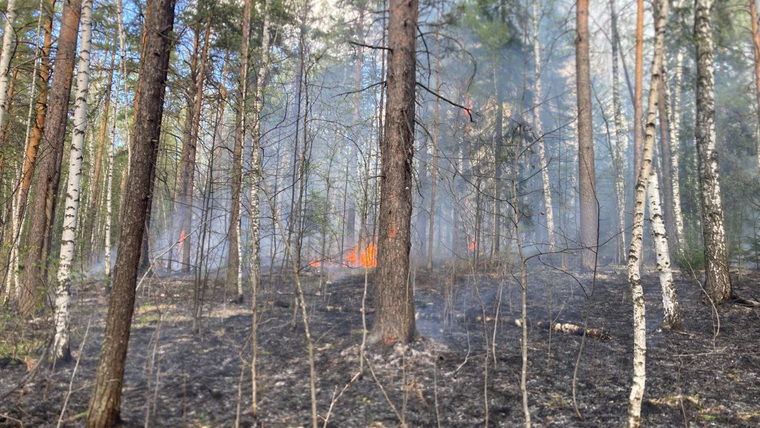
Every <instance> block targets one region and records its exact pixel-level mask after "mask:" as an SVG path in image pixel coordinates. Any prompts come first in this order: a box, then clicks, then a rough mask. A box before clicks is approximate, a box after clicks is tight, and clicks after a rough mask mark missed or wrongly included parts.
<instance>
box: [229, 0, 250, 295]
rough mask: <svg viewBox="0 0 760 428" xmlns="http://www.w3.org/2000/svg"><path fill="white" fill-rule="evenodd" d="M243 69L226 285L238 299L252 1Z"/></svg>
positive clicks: (246, 22)
mask: <svg viewBox="0 0 760 428" xmlns="http://www.w3.org/2000/svg"><path fill="white" fill-rule="evenodd" d="M242 19H243V22H242V37H241V42H240V71H239V73H238V76H239V77H238V94H237V106H236V107H237V110H236V111H235V146H234V147H233V149H232V187H231V201H230V209H231V212H230V224H229V232H228V233H229V237H230V238H229V246H228V249H227V285H228V286H233V287H234V288H235V290H237V297H236V299H235V301H237V302H238V303H242V302H243V266H242V263H241V248H240V247H241V246H240V222H241V216H240V211H241V208H242V202H243V199H242V197H241V196H242V189H243V141H244V139H245V127H246V114H245V105H246V97H247V92H248V49H249V48H248V44H249V40H250V34H251V0H244V1H243V17H242Z"/></svg>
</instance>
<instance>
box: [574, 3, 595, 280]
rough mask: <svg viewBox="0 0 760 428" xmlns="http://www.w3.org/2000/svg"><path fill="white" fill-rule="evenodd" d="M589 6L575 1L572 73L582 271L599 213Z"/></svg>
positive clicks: (589, 263)
mask: <svg viewBox="0 0 760 428" xmlns="http://www.w3.org/2000/svg"><path fill="white" fill-rule="evenodd" d="M588 4H589V1H588V0H578V3H577V5H576V12H577V15H576V18H577V29H576V31H577V35H576V40H575V73H576V79H577V96H578V193H579V201H580V214H581V219H580V220H581V222H580V223H581V245H582V247H583V249H582V251H581V268H582V269H586V270H592V269H593V268H594V264H595V262H596V251H597V249H596V244H597V236H598V234H599V227H598V226H599V225H598V223H599V222H598V216H599V210H598V206H597V199H596V176H595V170H594V136H593V132H594V129H593V126H594V125H593V123H592V118H591V70H590V63H589V42H590V37H589V32H588Z"/></svg>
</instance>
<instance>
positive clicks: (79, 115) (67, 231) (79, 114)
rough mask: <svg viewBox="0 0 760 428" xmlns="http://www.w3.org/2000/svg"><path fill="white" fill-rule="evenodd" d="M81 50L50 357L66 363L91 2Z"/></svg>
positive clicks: (86, 6)
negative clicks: (53, 334)
mask: <svg viewBox="0 0 760 428" xmlns="http://www.w3.org/2000/svg"><path fill="white" fill-rule="evenodd" d="M81 36H82V39H81V46H80V49H79V64H78V66H77V91H76V101H75V106H76V107H75V108H74V129H73V134H72V137H71V150H70V152H69V177H68V180H67V185H66V197H65V209H64V212H63V213H64V214H63V233H62V236H61V253H60V254H61V256H60V258H59V264H58V278H57V279H58V282H57V284H56V289H55V315H54V317H53V324H54V325H55V339H54V340H53V344H54V345H53V357H54V358H56V359H60V360H67V359H69V358H70V357H71V351H70V350H69V304H70V299H71V264H72V262H73V260H74V246H75V243H76V236H77V216H78V212H79V197H80V188H81V183H82V160H83V159H84V137H85V133H86V132H87V94H88V91H89V86H90V46H91V45H92V0H84V1H83V2H82V19H81Z"/></svg>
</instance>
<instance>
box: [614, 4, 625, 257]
mask: <svg viewBox="0 0 760 428" xmlns="http://www.w3.org/2000/svg"><path fill="white" fill-rule="evenodd" d="M610 22H611V26H612V43H611V44H612V110H613V122H612V124H613V126H614V127H615V130H614V133H615V148H614V152H613V159H612V162H613V165H614V168H615V199H616V202H617V221H618V239H617V241H618V245H617V247H618V257H619V261H620V263H622V262H623V260H625V208H626V205H625V182H624V179H625V177H624V165H625V163H624V158H623V154H624V153H625V152H626V150H628V124H627V123H626V121H625V116H623V111H622V102H621V100H620V70H619V61H620V59H619V52H618V44H619V43H620V35H619V34H618V26H617V12H616V11H615V0H610Z"/></svg>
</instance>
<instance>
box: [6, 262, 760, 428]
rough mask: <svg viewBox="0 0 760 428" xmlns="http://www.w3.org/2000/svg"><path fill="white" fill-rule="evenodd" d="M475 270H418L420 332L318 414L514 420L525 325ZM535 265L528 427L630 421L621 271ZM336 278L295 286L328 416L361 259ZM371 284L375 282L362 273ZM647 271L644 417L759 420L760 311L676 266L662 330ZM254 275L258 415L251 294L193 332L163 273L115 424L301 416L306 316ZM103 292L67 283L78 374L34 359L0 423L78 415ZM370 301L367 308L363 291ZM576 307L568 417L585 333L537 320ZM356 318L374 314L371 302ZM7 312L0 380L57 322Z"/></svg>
mask: <svg viewBox="0 0 760 428" xmlns="http://www.w3.org/2000/svg"><path fill="white" fill-rule="evenodd" d="M475 271H476V270H474V269H469V270H468V269H460V270H459V271H458V272H453V271H452V269H447V270H445V271H436V272H433V273H431V272H421V271H418V272H417V273H416V278H415V279H414V281H415V284H416V291H415V292H416V296H415V297H416V303H417V311H418V313H417V328H418V330H419V332H420V333H421V335H422V336H423V338H422V339H421V340H419V341H418V342H416V343H414V344H413V345H411V346H409V347H401V346H398V345H397V346H389V347H388V348H387V349H383V350H371V351H370V352H369V354H368V360H369V363H370V364H369V367H371V370H369V367H368V368H367V369H366V370H365V374H364V375H363V376H362V377H359V378H357V379H355V380H354V381H353V382H351V383H350V385H349V386H348V387H347V389H346V390H345V392H344V393H343V395H342V396H340V398H339V399H338V400H337V401H336V402H335V403H334V405H333V407H332V411H331V414H330V424H329V425H330V426H335V427H363V426H376V427H380V426H396V425H398V424H399V417H398V416H397V414H396V412H398V414H399V415H401V416H402V417H403V418H404V420H405V422H406V423H407V425H408V426H437V425H440V426H452V427H453V426H456V427H464V426H482V425H483V423H484V421H485V418H486V407H487V412H488V420H489V426H517V425H520V424H521V423H522V421H523V414H522V410H521V401H520V400H521V398H520V389H519V379H520V364H521V363H520V362H521V360H520V334H521V332H520V329H519V328H516V326H515V324H514V320H515V319H517V318H519V317H520V313H519V312H520V303H519V302H520V300H519V299H520V289H519V286H517V285H516V283H515V282H514V280H513V279H512V278H511V277H510V276H508V275H505V274H503V273H502V274H498V273H492V274H482V273H475ZM478 271H479V272H482V271H481V270H478ZM533 271H534V272H535V273H533V274H532V275H531V276H530V277H529V284H528V296H529V303H528V306H529V312H530V321H531V324H530V325H531V329H530V332H529V344H528V347H529V371H528V392H529V394H530V395H529V402H530V408H531V413H532V417H533V421H534V423H535V424H536V425H538V426H594V427H595V426H600V427H601V426H622V425H624V424H625V421H626V411H627V403H628V391H629V388H630V382H631V375H630V371H631V355H632V327H631V324H632V321H631V312H632V309H631V302H630V293H629V291H628V285H627V279H626V276H625V273H624V272H623V271H614V270H605V271H604V272H600V273H598V275H597V279H596V282H595V283H594V281H593V280H592V278H593V277H592V275H591V274H583V275H577V274H576V275H570V274H567V273H563V272H559V271H556V270H549V269H544V270H541V269H533ZM340 274H341V275H342V277H341V278H338V277H337V276H338V273H335V274H334V275H335V276H336V278H335V280H334V282H333V283H332V284H328V285H326V286H325V289H324V290H320V285H319V281H318V278H317V277H314V276H312V277H310V278H308V279H307V280H306V281H305V287H306V293H307V296H306V297H307V304H308V306H309V307H308V313H309V316H310V318H309V322H310V326H311V331H312V335H313V337H314V339H315V349H316V361H315V362H316V372H317V374H318V380H317V399H318V411H319V414H320V415H321V416H322V417H326V416H327V413H328V409H329V408H330V404H331V402H333V400H334V399H335V397H336V396H337V395H338V394H340V392H341V390H342V389H344V387H346V385H347V384H348V383H349V382H350V381H351V379H352V377H353V376H354V375H355V374H356V373H357V371H358V369H359V344H360V343H361V339H362V317H361V310H360V309H361V302H362V293H363V290H364V280H365V276H364V275H363V273H362V272H360V271H353V272H341V273H340ZM368 279H369V285H370V287H371V282H372V275H371V274H370V275H369V276H368ZM644 279H645V281H644V283H645V292H646V297H647V317H648V348H649V349H648V354H647V357H648V360H647V370H648V372H647V389H646V396H645V404H644V409H643V417H644V424H645V425H646V426H662V427H671V426H727V425H730V426H757V425H758V424H760V379H759V377H760V375H759V373H758V370H759V369H758V367H760V340H759V339H760V309H757V308H748V307H744V306H741V305H736V304H729V305H724V306H722V307H719V308H718V309H717V316H716V312H715V311H714V310H713V308H712V307H711V306H710V305H709V304H705V303H704V302H703V300H702V297H701V296H702V293H701V291H700V287H699V282H698V281H696V280H695V279H694V278H690V277H688V275H678V276H677V285H678V292H679V297H680V300H681V309H682V312H683V318H684V329H683V331H682V332H668V331H661V330H660V329H659V321H660V319H661V318H660V317H661V302H660V287H659V283H658V281H657V277H656V276H655V275H653V274H648V275H646V276H645V278H644ZM734 280H735V283H736V289H737V290H738V292H740V293H742V294H743V295H745V296H747V297H753V296H754V297H757V296H758V295H760V288H759V287H758V285H757V284H758V283H760V274H758V273H756V272H744V271H743V272H741V275H737V276H736V277H735V278H734ZM264 282H265V285H266V291H265V293H264V294H263V296H262V299H261V311H260V316H261V317H260V324H259V329H258V334H259V344H260V345H259V360H258V361H259V362H258V370H259V389H260V413H259V415H258V417H257V419H256V420H254V419H253V417H252V416H251V414H250V400H251V398H250V395H251V394H250V369H249V368H248V367H247V363H248V362H249V361H250V333H251V319H252V318H251V310H250V305H248V304H247V303H246V304H244V305H234V304H230V303H225V302H226V300H227V299H228V298H229V295H227V296H226V295H225V293H224V291H223V289H222V287H221V285H220V284H221V281H220V282H219V284H217V285H211V286H210V287H211V288H210V290H209V292H207V294H206V295H207V296H212V297H211V298H210V299H209V300H208V301H207V302H206V303H205V306H204V308H205V313H204V318H203V323H202V331H201V334H200V335H193V333H192V319H191V313H192V311H191V308H190V307H189V303H188V302H192V298H191V297H192V289H193V285H192V282H191V281H190V280H189V279H188V280H184V279H183V278H181V277H176V276H174V277H167V278H163V279H158V278H156V279H153V280H152V281H151V282H150V283H148V284H146V285H145V286H144V288H141V289H140V291H139V298H138V304H137V307H136V310H135V316H134V322H133V328H132V336H131V341H130V347H129V356H128V361H127V372H126V374H125V384H124V394H123V399H122V400H123V401H122V418H123V419H124V422H125V425H127V426H144V425H146V424H147V425H149V426H233V425H234V424H235V419H236V414H237V413H238V405H239V406H240V424H241V426H254V425H255V426H265V427H278V426H279V427H290V426H306V425H309V424H310V422H309V414H310V402H309V365H308V360H307V353H306V347H305V345H306V342H305V337H304V333H303V323H302V321H301V320H300V319H299V320H298V323H297V327H296V328H295V329H293V327H292V320H293V300H294V296H293V290H292V288H293V286H292V282H291V281H288V280H286V279H282V280H276V279H265V281H264ZM102 289H103V284H102V283H99V282H90V283H85V284H81V285H80V287H78V288H77V290H76V291H75V296H74V300H75V304H74V305H73V307H74V308H75V311H76V312H75V314H74V316H73V318H72V329H73V336H74V340H73V344H74V345H73V346H74V349H73V353H74V356H75V358H79V364H78V368H77V373H76V376H75V377H74V378H73V382H72V373H73V371H74V369H75V367H76V364H75V362H72V363H70V364H66V365H63V366H60V365H59V366H58V367H55V368H54V369H52V370H51V369H50V368H48V367H47V366H41V367H40V370H38V371H37V372H36V374H35V376H34V377H33V378H32V379H31V380H30V381H29V382H27V383H26V384H25V385H24V386H23V387H22V388H20V389H18V390H16V391H14V392H13V393H12V394H11V395H9V396H8V397H6V398H5V399H4V400H2V401H0V426H19V425H21V424H23V426H55V425H56V424H57V422H58V419H59V415H60V414H61V409H62V408H63V406H64V402H65V401H66V397H67V396H69V398H68V403H67V408H66V411H65V413H64V415H63V418H62V420H63V424H62V425H63V426H81V425H83V424H84V420H85V417H86V413H85V412H86V410H87V404H88V400H89V394H90V388H91V385H92V382H93V380H94V377H95V371H96V368H97V363H98V355H99V350H100V343H101V341H102V339H103V337H102V335H103V327H102V326H103V322H104V320H105V312H106V309H107V303H106V299H105V298H104V297H103V296H102V294H101V290H102ZM246 298H247V300H246V302H250V299H249V298H250V296H246ZM367 307H368V308H370V310H369V312H371V308H372V300H371V297H370V298H369V299H368V301H367ZM586 308H588V326H589V327H593V328H600V329H604V330H606V331H607V332H609V334H610V335H611V339H609V340H594V339H588V338H587V339H586V340H585V345H584V350H583V353H582V356H581V358H580V364H579V366H578V371H577V382H576V385H577V390H576V397H577V403H578V408H579V411H580V414H581V416H582V419H580V418H579V417H578V415H577V414H576V412H575V410H574V408H573V404H572V378H573V372H574V368H575V362H576V359H577V358H578V351H579V348H580V344H581V340H582V338H581V337H580V336H576V335H571V334H564V333H556V332H555V333H551V334H550V332H549V331H548V328H545V327H542V326H543V325H545V324H541V325H542V326H539V323H541V322H543V323H546V322H547V321H548V320H554V321H555V322H565V323H574V324H578V325H582V324H583V322H584V314H585V310H586ZM497 311H498V313H497ZM367 321H368V323H369V325H370V326H371V322H372V314H371V313H370V314H369V315H368V316H367ZM2 322H3V323H4V325H3V326H2V328H0V335H2V336H1V337H0V340H1V342H0V345H1V346H2V352H3V357H4V358H2V359H0V393H4V392H5V391H8V390H9V389H11V388H13V387H14V386H15V385H17V384H18V382H19V381H20V380H21V379H22V378H24V377H25V376H26V375H27V370H28V369H29V368H30V367H32V366H33V365H34V364H35V363H36V360H35V359H34V357H35V355H38V353H39V349H35V345H34V344H36V346H37V347H40V346H41V345H42V344H43V343H44V341H45V339H46V338H47V335H48V332H49V331H51V329H50V321H49V320H46V319H39V320H35V321H34V322H20V321H19V320H17V319H14V318H13V317H12V316H10V315H7V314H6V315H3V318H2ZM88 325H89V331H88V332H87V336H86V338H85V331H87V327H88ZM494 327H495V329H496V332H495V334H494ZM493 338H495V341H493V340H492V339H493ZM83 340H84V342H83ZM82 343H84V346H83V348H82V349H83V350H82V352H81V353H80V352H79V347H80V345H81V344H82ZM494 356H495V360H494ZM373 372H374V376H373ZM241 379H242V381H241ZM70 383H71V384H70ZM380 385H382V387H381V386H380ZM69 391H71V392H70V393H69ZM383 391H384V392H385V393H387V395H388V399H389V400H390V401H391V402H392V403H393V407H392V406H391V405H390V404H389V403H388V400H387V399H386V398H385V396H384V392H383ZM394 407H395V411H394ZM320 424H322V421H320Z"/></svg>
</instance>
